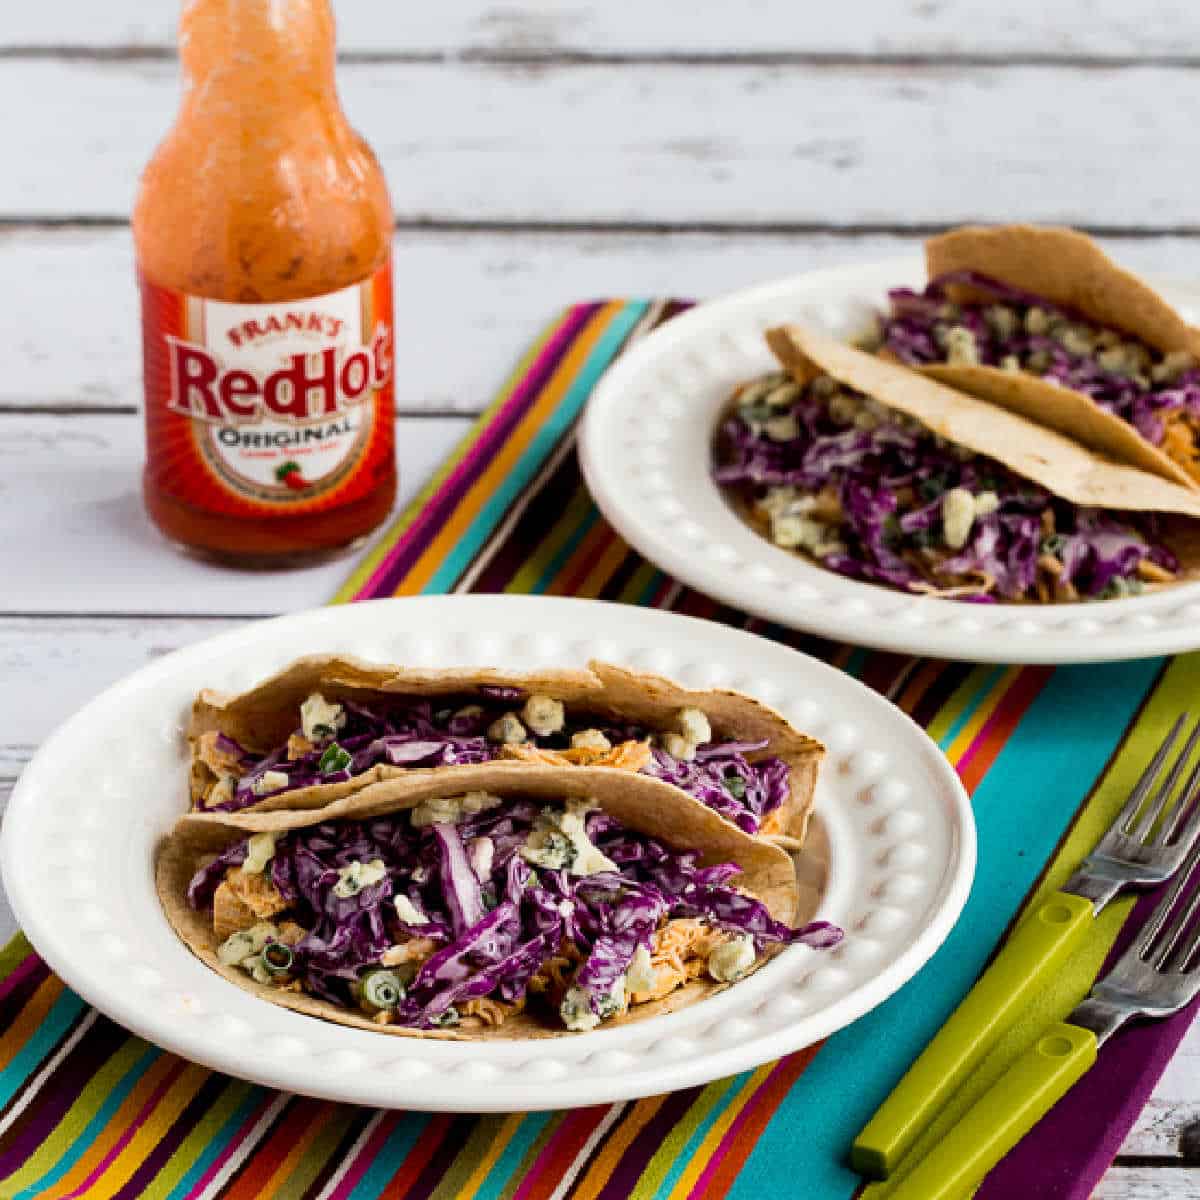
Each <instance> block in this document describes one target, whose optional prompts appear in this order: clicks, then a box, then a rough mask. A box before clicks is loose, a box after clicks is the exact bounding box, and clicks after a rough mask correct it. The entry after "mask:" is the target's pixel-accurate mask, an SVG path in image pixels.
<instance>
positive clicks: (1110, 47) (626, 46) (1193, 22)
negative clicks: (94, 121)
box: [0, 0, 1200, 59]
mask: <svg viewBox="0 0 1200 1200" xmlns="http://www.w3.org/2000/svg"><path fill="white" fill-rule="evenodd" d="M334 6H335V9H336V12H337V15H338V23H339V29H340V41H341V45H342V48H343V49H344V50H345V51H348V52H350V53H367V54H380V53H408V54H443V55H456V54H472V53H474V54H497V55H505V54H508V55H511V54H519V55H562V54H609V55H646V54H671V55H677V54H703V55H722V56H726V55H730V54H739V53H740V54H764V53H768V54H773V53H774V54H777V53H791V54H855V55H858V54H969V55H972V56H979V55H988V56H993V55H994V56H1010V55H1014V54H1020V55H1037V56H1042V55H1094V56H1103V57H1112V58H1120V59H1126V58H1131V57H1143V56H1154V57H1160V56H1174V55H1179V54H1181V53H1189V52H1192V53H1194V52H1195V48H1196V45H1197V42H1198V40H1200V13H1198V12H1197V10H1196V8H1195V6H1194V5H1188V4H1186V3H1183V2H1182V0H1142V2H1141V3H1139V4H1137V5H1120V6H1118V5H1116V4H1108V5H1104V6H1097V5H1096V4H1094V3H1092V2H1091V0H1055V3H1054V4H1053V5H1048V4H1030V3H1022V2H1021V0H1018V2H1017V3H1013V4H1009V5H1007V6H1005V7H1002V8H997V6H996V5H994V4H990V3H986V2H985V0H900V2H895V0H859V2H858V3H856V4H848V5H841V6H839V5H831V6H825V7H823V8H822V9H821V12H820V17H819V19H816V18H813V17H810V16H809V15H808V14H805V13H804V12H803V10H802V8H801V7H800V6H799V5H797V4H796V3H795V0H742V2H741V3H738V4H730V3H728V2H727V0H698V2H697V0H690V2H685V0H660V2H659V3H656V4H652V5H634V4H620V3H618V4H611V3H609V4H605V3H600V2H599V0H519V2H518V0H507V2H505V0H449V2H445V3H439V4H413V3H381V0H334ZM177 7H178V6H177V5H174V4H171V3H159V4H147V3H146V0H107V3H105V4H103V5H100V4H95V3H93V2H92V0H73V2H72V0H49V2H48V3H43V4H40V5H32V4H22V5H17V6H13V11H12V12H11V13H8V14H6V17H5V21H4V27H3V29H2V30H0V46H8V47H29V46H45V47H50V46H53V47H80V48H87V49H95V48H97V47H109V48H128V47H145V48H153V49H166V48H168V47H170V46H171V45H173V42H174V24H175V22H174V16H175V10H176V8H177ZM1098 8H1099V10H1100V11H1097V9H1098Z"/></svg>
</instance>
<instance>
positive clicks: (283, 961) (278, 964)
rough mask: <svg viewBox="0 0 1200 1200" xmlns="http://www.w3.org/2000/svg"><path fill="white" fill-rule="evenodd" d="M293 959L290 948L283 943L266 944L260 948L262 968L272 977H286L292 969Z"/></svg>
mask: <svg viewBox="0 0 1200 1200" xmlns="http://www.w3.org/2000/svg"><path fill="white" fill-rule="evenodd" d="M295 957H296V956H295V955H294V954H293V953H292V948H291V946H286V945H284V943H283V942H268V943H267V944H266V945H265V946H264V947H263V948H262V962H263V966H264V967H265V968H266V969H267V970H268V971H269V972H270V973H271V974H272V975H286V974H287V973H288V972H289V971H290V970H291V969H292V963H293V962H294V961H295Z"/></svg>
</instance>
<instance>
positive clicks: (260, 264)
mask: <svg viewBox="0 0 1200 1200" xmlns="http://www.w3.org/2000/svg"><path fill="white" fill-rule="evenodd" d="M179 47H180V57H181V60H182V65H183V73H184V80H185V86H184V95H183V102H182V106H181V108H180V111H179V114H178V117H177V119H176V121H175V124H174V126H173V127H172V129H171V130H170V132H169V133H168V134H167V136H166V138H165V140H164V141H163V143H162V145H161V146H159V148H158V150H157V151H156V153H155V154H154V157H153V158H152V159H151V161H150V164H149V166H148V167H147V168H146V171H145V173H144V175H143V177H142V182H141V187H140V190H139V194H138V197H137V202H136V205H135V208H134V214H133V234H134V244H135V247H136V252H137V261H138V274H139V282H140V284H141V293H142V324H143V343H144V360H145V391H146V470H145V475H144V480H143V490H144V495H145V501H146V508H147V510H148V511H149V513H150V516H151V518H152V519H153V520H154V522H155V524H157V526H158V527H159V529H160V530H162V532H163V533H164V534H166V536H167V537H169V538H170V539H172V540H173V541H175V542H177V543H179V544H181V545H183V546H186V547H188V548H190V549H192V550H195V551H199V552H201V553H203V554H206V555H208V556H213V557H216V558H219V559H222V560H226V561H231V562H236V563H241V564H245V565H253V566H272V565H282V564H288V563H292V562H297V561H304V560H306V559H313V558H316V557H321V556H324V555H327V554H329V553H331V552H334V551H337V550H340V549H342V548H344V547H347V546H350V545H353V544H354V543H356V542H357V541H359V540H360V539H361V538H362V537H364V536H365V535H366V534H367V533H369V532H370V531H371V530H372V529H374V528H375V527H376V526H377V525H379V524H380V522H382V521H383V520H384V518H385V517H386V516H387V514H388V512H389V511H390V509H391V506H392V503H393V500H394V497H395V490H396V468H395V449H394V439H395V430H394V359H393V352H394V346H393V313H392V277H391V239H392V209H391V203H390V201H389V199H388V192H387V186H386V183H385V181H384V178H383V173H382V171H381V170H380V167H379V164H378V162H377V161H376V159H375V156H374V155H373V154H372V153H371V150H370V149H369V147H368V146H367V145H366V143H365V142H364V141H363V140H362V138H360V137H359V136H358V135H357V134H356V133H355V132H354V130H353V129H351V128H350V125H349V124H348V122H347V120H346V117H345V114H344V113H343V112H342V108H341V104H340V103H339V101H338V96H337V90H336V87H335V83H334V66H335V39H334V22H333V15H332V13H331V11H330V7H329V3H328V0H185V4H184V9H183V16H182V20H181V24H180V30H179Z"/></svg>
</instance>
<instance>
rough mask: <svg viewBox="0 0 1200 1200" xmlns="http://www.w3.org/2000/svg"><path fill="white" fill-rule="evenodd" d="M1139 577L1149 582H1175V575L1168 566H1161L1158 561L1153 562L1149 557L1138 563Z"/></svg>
mask: <svg viewBox="0 0 1200 1200" xmlns="http://www.w3.org/2000/svg"><path fill="white" fill-rule="evenodd" d="M1138 577H1139V578H1141V579H1144V580H1146V582H1147V583H1173V582H1174V581H1175V575H1174V573H1173V572H1171V571H1168V570H1167V568H1166V567H1160V566H1159V565H1158V563H1155V562H1151V561H1150V560H1149V559H1148V558H1143V559H1142V561H1141V562H1140V563H1138Z"/></svg>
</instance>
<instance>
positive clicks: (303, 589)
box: [0, 415, 470, 678]
mask: <svg viewBox="0 0 1200 1200" xmlns="http://www.w3.org/2000/svg"><path fill="white" fill-rule="evenodd" d="M469 424H470V422H469V421H468V420H467V419H466V418H462V417H449V418H432V419H428V418H427V419H420V420H416V419H409V420H406V421H403V422H401V424H400V425H399V426H398V427H397V443H398V447H397V454H398V459H399V463H400V473H401V487H400V490H401V496H400V503H401V504H404V503H406V502H407V501H408V500H409V499H410V498H411V497H412V496H413V495H415V494H416V493H417V492H418V491H419V490H420V488H421V486H422V485H423V484H424V482H425V481H426V479H427V478H428V477H429V476H430V474H432V472H433V471H434V470H435V469H436V468H437V466H438V465H439V464H440V463H441V462H442V460H443V459H444V458H445V457H446V455H447V454H448V453H449V451H450V450H451V448H452V447H453V445H454V443H455V442H456V441H457V440H458V438H459V437H461V435H462V434H463V432H465V430H466V429H467V428H468V426H469ZM141 468H142V425H141V421H140V419H139V418H137V417H135V416H121V415H113V416H108V415H105V416H87V417H73V418H63V417H46V416H34V417H25V416H14V415H8V416H0V546H3V547H4V560H5V563H6V564H7V565H6V568H5V571H4V576H3V581H2V582H0V612H7V613H27V612H35V613H36V612H64V613H81V612H82V613H112V612H127V613H128V612H136V613H204V614H207V613H222V614H239V613H245V614H251V615H260V614H266V613H279V612H290V611H294V610H298V609H304V608H311V607H314V606H315V605H319V604H323V603H325V602H326V601H327V600H328V599H329V597H330V596H332V595H333V593H334V592H335V591H336V590H337V589H338V587H339V586H340V585H341V583H342V581H343V580H344V579H345V578H346V576H347V575H348V574H349V573H350V570H351V567H352V566H353V561H354V560H353V559H344V560H339V561H336V562H332V563H326V564H324V565H323V566H319V567H311V568H308V569H303V570H293V571H277V572H273V573H271V574H269V575H268V574H262V573H254V572H245V571H236V570H232V569H229V568H225V567H218V566H214V565H212V564H209V563H206V562H202V561H200V560H198V559H193V558H190V557H188V556H187V555H184V554H182V553H179V552H178V551H176V550H174V549H172V548H171V547H170V546H169V545H168V544H167V543H166V542H165V541H164V540H163V539H162V538H161V537H160V535H159V534H158V533H157V532H156V531H155V529H154V528H153V527H152V526H151V524H150V521H149V519H148V518H147V517H146V514H145V511H144V510H143V508H142V500H141V490H140V489H141ZM28 661H29V664H30V669H36V670H42V669H43V667H44V663H43V662H42V661H41V660H40V659H37V658H31V659H29V660H28ZM6 677H7V673H4V672H0V678H6Z"/></svg>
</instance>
